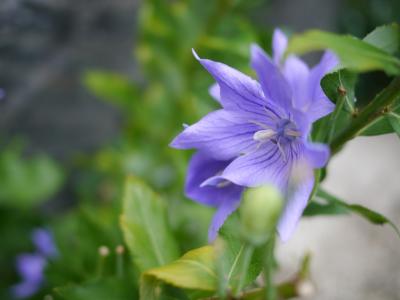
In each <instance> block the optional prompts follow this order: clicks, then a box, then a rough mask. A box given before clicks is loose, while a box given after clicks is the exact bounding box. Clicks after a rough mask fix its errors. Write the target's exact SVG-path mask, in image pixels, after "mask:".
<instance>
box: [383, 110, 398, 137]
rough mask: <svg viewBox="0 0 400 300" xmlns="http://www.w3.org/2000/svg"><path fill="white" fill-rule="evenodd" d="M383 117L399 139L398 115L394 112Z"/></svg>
mask: <svg viewBox="0 0 400 300" xmlns="http://www.w3.org/2000/svg"><path fill="white" fill-rule="evenodd" d="M385 117H386V119H387V120H388V121H389V123H390V125H391V126H392V128H393V131H394V132H396V133H397V135H398V136H399V137H400V115H399V114H396V113H394V112H390V113H388V114H387V115H386V116H385Z"/></svg>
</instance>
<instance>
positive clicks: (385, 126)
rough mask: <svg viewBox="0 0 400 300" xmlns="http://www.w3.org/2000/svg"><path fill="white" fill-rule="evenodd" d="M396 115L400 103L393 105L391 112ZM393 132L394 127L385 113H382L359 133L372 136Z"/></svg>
mask: <svg viewBox="0 0 400 300" xmlns="http://www.w3.org/2000/svg"><path fill="white" fill-rule="evenodd" d="M392 113H394V114H396V115H399V114H400V103H399V104H397V106H395V108H394V109H393V112H392ZM392 132H394V128H393V126H392V125H391V123H390V121H389V119H388V118H387V117H386V115H382V116H381V117H379V118H377V119H376V120H375V121H374V122H372V123H371V124H369V126H368V127H366V128H365V129H364V130H363V131H362V132H361V133H360V135H365V136H374V135H381V134H388V133H392Z"/></svg>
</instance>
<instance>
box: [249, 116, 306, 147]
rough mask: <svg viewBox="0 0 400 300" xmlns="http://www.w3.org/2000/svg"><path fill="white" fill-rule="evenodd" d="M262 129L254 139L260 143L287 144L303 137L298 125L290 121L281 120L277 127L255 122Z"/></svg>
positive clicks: (255, 134) (256, 133)
mask: <svg viewBox="0 0 400 300" xmlns="http://www.w3.org/2000/svg"><path fill="white" fill-rule="evenodd" d="M253 123H255V124H256V125H259V126H260V127H261V128H262V129H261V130H258V131H256V132H255V133H254V135H253V139H254V140H255V141H257V142H260V143H265V142H267V141H269V140H271V141H272V142H274V143H280V144H287V143H289V142H291V141H293V140H294V139H296V138H297V137H299V136H300V135H301V133H300V131H298V130H297V127H296V125H295V124H294V123H293V122H292V121H290V120H288V119H282V120H279V121H278V122H277V123H276V125H275V126H271V127H270V126H268V125H266V124H262V123H259V122H253Z"/></svg>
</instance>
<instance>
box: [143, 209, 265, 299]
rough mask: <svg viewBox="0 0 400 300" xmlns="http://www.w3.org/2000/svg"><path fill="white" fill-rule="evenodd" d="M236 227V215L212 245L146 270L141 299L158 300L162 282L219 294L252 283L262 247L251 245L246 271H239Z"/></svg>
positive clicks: (242, 248) (242, 249)
mask: <svg viewBox="0 0 400 300" xmlns="http://www.w3.org/2000/svg"><path fill="white" fill-rule="evenodd" d="M238 228H239V224H238V219H237V216H236V214H235V215H233V216H231V217H230V218H229V219H228V221H227V222H226V223H225V225H224V227H223V228H222V230H221V232H220V237H219V238H218V239H217V240H216V241H215V243H214V245H212V246H204V247H201V248H198V249H195V250H191V251H189V252H187V253H186V254H185V255H183V256H182V257H181V258H180V259H178V260H176V261H174V262H172V263H170V264H167V265H164V266H162V267H158V268H154V269H151V270H148V271H147V272H145V273H144V274H143V276H142V280H141V288H140V294H141V299H146V300H147V299H159V298H158V297H160V296H161V295H164V293H163V289H162V288H161V283H167V284H169V285H173V286H176V287H179V288H183V289H191V290H200V291H208V292H212V293H215V292H216V291H219V293H220V294H221V295H223V294H224V293H225V292H226V291H228V290H234V289H236V288H237V287H238V284H239V281H240V280H242V281H243V283H244V285H243V286H246V285H248V284H250V283H252V282H253V281H254V280H255V279H256V277H257V276H258V275H259V274H260V272H261V270H262V267H263V264H262V262H263V254H264V252H265V247H264V246H263V247H257V248H254V251H253V253H252V256H251V260H250V266H249V268H248V271H247V272H246V273H245V274H242V273H241V265H242V262H243V260H244V259H245V257H244V256H245V250H246V246H245V244H244V243H243V241H242V239H241V238H240V237H239V235H240V234H239V231H238ZM241 276H245V277H244V278H241Z"/></svg>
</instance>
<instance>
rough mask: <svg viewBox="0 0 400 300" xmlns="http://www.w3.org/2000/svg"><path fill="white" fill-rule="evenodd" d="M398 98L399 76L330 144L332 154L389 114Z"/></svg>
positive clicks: (399, 90)
mask: <svg viewBox="0 0 400 300" xmlns="http://www.w3.org/2000/svg"><path fill="white" fill-rule="evenodd" d="M399 97H400V76H399V77H396V78H395V79H393V81H392V82H391V83H390V84H389V85H388V86H387V87H386V88H385V89H384V90H383V91H382V92H381V93H379V94H378V95H377V96H376V98H375V99H374V100H373V101H372V102H370V103H369V104H368V105H367V106H366V107H365V108H364V109H363V110H362V111H361V112H360V114H359V115H358V116H357V117H356V118H354V119H353V120H352V122H351V123H350V125H349V126H348V127H347V129H346V130H344V131H343V132H342V133H341V134H340V135H339V136H338V137H337V138H335V139H334V140H333V141H332V143H331V144H330V147H331V151H332V154H335V153H336V152H338V151H339V150H340V148H341V147H342V146H343V145H344V144H345V143H346V142H347V141H349V140H351V139H352V138H354V137H356V136H357V135H358V134H359V133H360V132H361V131H362V130H363V129H364V128H365V127H367V126H368V125H369V124H370V123H372V122H373V121H375V120H376V119H377V118H379V117H381V116H383V115H384V114H386V113H388V112H390V110H391V109H392V107H391V105H392V104H393V102H394V101H395V100H396V99H398V98H399Z"/></svg>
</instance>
